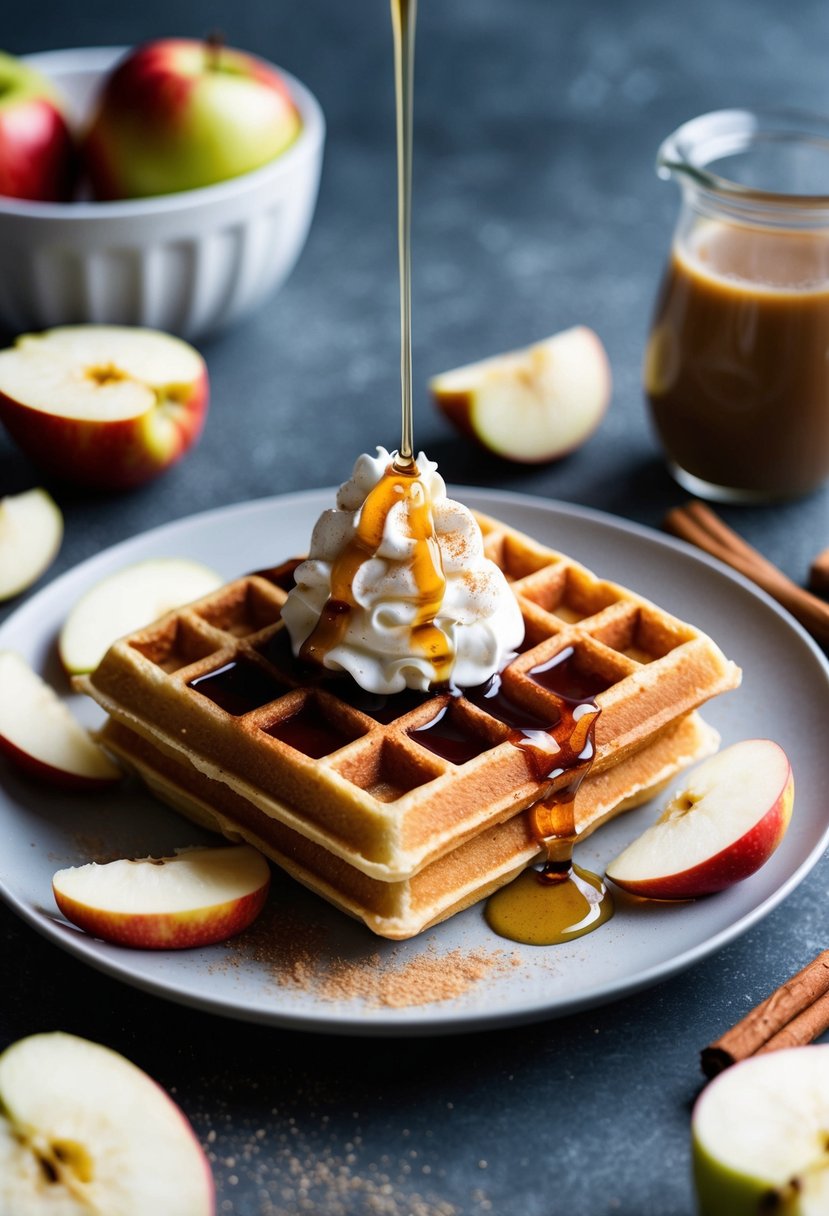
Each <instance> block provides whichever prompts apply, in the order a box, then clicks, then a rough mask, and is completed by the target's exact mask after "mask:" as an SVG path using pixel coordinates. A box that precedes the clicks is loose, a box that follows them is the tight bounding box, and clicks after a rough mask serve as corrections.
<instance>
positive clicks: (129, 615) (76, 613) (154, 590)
mask: <svg viewBox="0 0 829 1216" xmlns="http://www.w3.org/2000/svg"><path fill="white" fill-rule="evenodd" d="M221 582H222V580H221V578H220V576H219V575H218V574H216V573H215V571H213V570H209V569H208V568H207V566H202V565H201V564H200V563H199V562H192V561H188V560H187V559H185V558H176V557H155V558H148V560H147V561H143V562H136V563H135V564H134V565H132V566H124V567H123V568H122V569H121V570H116V571H115V573H114V574H110V575H109V576H108V577H107V578H104V579H101V581H100V582H99V583H96V584H95V585H94V586H93V587H90V589H89V591H87V592H86V594H85V595H82V596H81V598H80V599H79V600H78V602H77V603H76V604H75V607H74V608H73V609H72V611H71V612H70V613H69V616H68V617H67V618H66V622H65V624H64V626H63V628H62V629H61V631H60V638H59V639H58V653H59V654H60V659H61V662H62V663H63V665H64V667H65V668H66V670H67V671H68V672H69V673H70V675H81V674H83V673H84V672H88V671H92V670H93V669H94V668H95V667H97V666H98V664H99V663H100V661H101V659H102V658H103V657H104V655H105V654H106V652H107V650H108V649H109V647H110V646H111V645H112V643H113V642H114V641H115V640H116V639H117V638H120V637H123V636H124V635H125V634H127V633H134V632H135V631H136V630H137V629H142V628H143V627H144V626H145V625H151V624H152V623H153V621H155V620H157V619H158V618H159V617H160V616H163V615H164V614H165V613H167V612H170V611H172V609H173V608H180V607H181V606H182V605H183V604H189V603H190V601H191V600H196V599H199V598H200V597H201V596H203V595H207V594H208V593H209V592H211V591H215V590H216V588H217V587H219V586H221Z"/></svg>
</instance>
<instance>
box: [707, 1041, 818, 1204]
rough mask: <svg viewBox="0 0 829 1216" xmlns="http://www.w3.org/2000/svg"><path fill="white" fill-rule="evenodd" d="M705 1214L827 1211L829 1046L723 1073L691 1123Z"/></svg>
mask: <svg viewBox="0 0 829 1216" xmlns="http://www.w3.org/2000/svg"><path fill="white" fill-rule="evenodd" d="M691 1128H692V1143H693V1162H694V1181H695V1184H696V1189H697V1195H698V1199H699V1212H700V1216H759V1214H760V1213H762V1212H768V1213H772V1212H773V1213H776V1214H778V1216H826V1213H827V1212H829V1045H827V1044H824V1045H819V1046H813V1047H794V1048H788V1049H786V1050H784V1051H774V1052H769V1053H768V1054H765V1055H757V1056H752V1057H750V1058H749V1059H748V1060H743V1061H742V1063H739V1064H735V1065H734V1066H733V1067H732V1068H729V1069H728V1070H727V1071H726V1072H723V1073H720V1075H719V1076H718V1077H716V1078H715V1079H714V1080H713V1081H712V1082H711V1083H710V1085H708V1087H707V1088H706V1089H705V1090H703V1092H702V1094H701V1096H700V1097H699V1098H698V1100H697V1103H696V1106H695V1107H694V1113H693V1116H692V1121H691Z"/></svg>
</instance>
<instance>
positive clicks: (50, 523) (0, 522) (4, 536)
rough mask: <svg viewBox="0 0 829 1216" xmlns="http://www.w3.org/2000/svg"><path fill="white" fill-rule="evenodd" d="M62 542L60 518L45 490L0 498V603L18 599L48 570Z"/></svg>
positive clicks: (61, 517) (57, 509) (56, 506)
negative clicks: (22, 592) (0, 601)
mask: <svg viewBox="0 0 829 1216" xmlns="http://www.w3.org/2000/svg"><path fill="white" fill-rule="evenodd" d="M62 540H63V515H62V514H61V511H60V507H58V505H57V503H56V502H55V500H54V499H53V498H52V496H51V495H50V494H47V493H46V491H45V490H26V491H25V492H24V493H23V494H10V495H8V497H6V498H0V600H7V599H10V598H11V597H12V596H13V595H19V594H20V592H21V591H25V590H26V588H27V587H30V586H31V585H32V583H34V582H36V581H37V580H38V579H39V578H40V576H41V574H43V573H44V571H45V570H47V569H48V568H49V566H51V564H52V562H53V561H54V560H55V558H56V557H57V555H58V550H59V549H60V545H61V541H62Z"/></svg>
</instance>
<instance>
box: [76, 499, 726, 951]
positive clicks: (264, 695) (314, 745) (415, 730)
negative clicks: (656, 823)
mask: <svg viewBox="0 0 829 1216" xmlns="http://www.w3.org/2000/svg"><path fill="white" fill-rule="evenodd" d="M478 519H479V523H480V524H481V528H482V531H483V533H484V540H485V546H486V550H487V554H488V556H489V557H491V558H492V559H493V560H494V561H495V562H496V564H497V565H498V566H500V568H501V569H502V570H503V571H504V574H505V575H506V577H507V579H508V580H509V582H510V585H511V587H512V590H513V592H514V594H515V596H516V598H517V600H518V603H519V605H520V608H521V612H522V614H523V616H524V621H525V625H526V638H525V642H524V647H523V649H522V652H521V653H520V654H519V655H518V656H517V657H516V658H515V659H514V660H513V661H512V663H510V664H509V666H508V667H507V668H505V670H504V672H503V676H502V687H503V690H504V693H505V695H506V697H507V698H508V700H507V701H505V702H504V704H506V705H507V708H508V711H509V712H507V713H506V714H504V713H503V712H502V705H501V704H499V701H498V699H497V698H496V699H494V700H492V701H490V700H488V699H487V698H485V697H483V696H480V695H475V694H473V693H470V695H469V697H464V696H460V697H450V696H449V695H448V694H446V693H434V694H417V693H401V694H397V695H396V696H391V697H387V698H383V697H373V696H371V695H369V694H366V693H363V692H362V690H360V689H358V688H356V686H355V685H354V684H353V683H351V682H350V681H349V680H347V679H346V678H344V677H337V678H323V677H322V675H321V674H320V673H316V674H313V675H312V674H311V673H309V671H308V670H307V669H306V670H303V669H302V668H301V667H300V666H298V665H297V664H296V662H295V661H294V660H293V657H292V655H291V653H290V648H289V645H288V639H287V632H286V630H285V628H284V626H283V624H282V622H281V619H280V610H281V607H282V605H283V603H284V602H285V598H286V594H287V588H288V587H289V586H290V585H291V581H292V578H291V567H290V564H289V565H288V566H287V567H284V568H276V569H274V570H270V571H262V572H259V573H257V574H253V575H249V576H247V577H245V578H241V579H237V580H236V581H235V582H232V583H229V584H228V585H226V586H225V587H223V588H221V589H220V590H219V591H217V592H215V593H214V594H212V595H209V596H207V597H205V598H204V599H202V600H199V601H197V602H195V603H193V604H191V605H189V606H188V607H187V608H184V609H181V610H178V611H175V612H172V613H170V614H169V615H167V616H166V617H163V618H162V619H161V620H160V621H158V622H156V623H155V624H154V625H152V626H151V627H150V628H148V629H144V630H142V631H141V632H139V633H135V634H133V635H131V636H128V637H126V638H123V639H122V640H121V641H119V642H117V643H116V644H115V645H114V646H112V647H111V649H110V650H109V652H108V653H107V655H106V657H105V658H104V660H103V662H102V663H101V665H100V666H99V667H98V669H97V670H96V671H95V672H94V673H93V674H92V675H91V676H89V677H85V678H82V679H81V680H80V681H79V684H80V686H81V687H82V688H83V689H84V691H86V692H88V693H89V694H90V695H91V696H92V697H93V698H94V699H95V700H96V701H97V702H98V703H99V704H100V705H101V706H103V708H104V709H105V710H106V711H107V713H108V714H109V720H108V721H107V723H106V725H105V727H104V729H103V731H102V732H101V736H100V738H101V741H102V742H103V744H104V745H105V747H106V748H107V749H108V750H109V751H111V752H112V753H113V754H114V755H115V756H116V757H118V758H119V759H120V760H121V761H122V762H123V763H124V764H125V765H126V766H127V767H128V768H130V769H132V770H133V771H135V772H137V773H138V774H139V775H140V776H141V777H142V778H143V779H144V780H145V781H146V783H147V785H148V786H149V787H150V788H151V789H152V790H153V791H154V792H155V793H156V794H157V795H158V796H159V797H160V798H162V799H163V800H164V801H165V802H167V803H169V804H170V805H171V806H173V807H175V808H176V809H177V810H179V811H181V812H183V813H184V814H185V815H187V816H188V817H189V818H190V819H193V820H195V821H196V822H198V823H200V824H202V825H204V826H206V827H209V828H211V829H214V830H218V831H219V832H222V833H223V834H224V835H225V836H227V837H229V838H230V839H232V840H235V839H243V840H246V841H249V842H250V843H251V844H253V845H254V846H256V847H257V848H259V849H261V850H262V852H264V853H265V854H267V855H268V856H269V857H270V858H272V859H273V860H274V861H275V862H277V863H278V864H279V865H280V866H282V867H283V868H284V869H285V870H287V871H288V873H290V874H292V875H293V876H294V877H295V878H297V879H299V881H300V882H302V883H304V884H305V885H306V886H308V887H310V888H311V889H312V890H314V891H316V892H318V893H319V894H320V895H322V896H323V897H324V898H325V899H327V900H329V901H330V902H331V903H333V904H335V905H336V906H338V907H340V908H342V909H343V910H344V911H346V912H348V913H350V914H351V915H353V916H356V917H358V918H360V919H362V920H363V921H365V923H366V924H367V925H368V926H369V927H370V928H371V929H372V930H373V931H374V932H375V933H378V934H380V935H381V936H384V937H389V938H407V937H412V936H414V935H415V934H417V933H419V932H421V930H423V929H425V928H426V927H427V926H429V925H431V924H434V923H436V922H437V921H440V920H443V919H445V918H446V917H448V916H450V915H452V914H453V913H454V912H457V911H459V910H460V909H462V908H464V907H467V906H468V905H470V904H472V903H474V902H475V901H477V900H479V899H481V898H483V897H484V896H486V895H488V894H489V893H490V892H491V891H493V890H495V889H496V888H497V887H499V886H502V885H503V884H504V883H505V882H507V881H509V879H510V878H512V877H513V876H514V875H515V874H517V873H518V872H519V871H520V870H521V869H523V868H524V867H525V866H526V865H528V864H529V863H530V862H531V861H533V860H534V859H535V858H536V857H537V856H538V855H539V853H540V852H541V846H540V844H539V841H538V840H537V839H536V838H535V837H534V836H533V833H532V830H531V826H530V822H529V817H528V816H527V815H526V814H525V812H526V811H527V808H529V807H530V806H532V805H533V804H534V803H536V802H537V801H538V799H539V798H540V797H542V796H547V795H549V794H550V793H551V792H553V793H554V792H555V790H556V789H557V788H563V787H564V786H566V784H567V782H568V781H569V780H570V779H571V774H570V773H568V772H567V771H565V772H562V773H561V774H560V776H558V777H556V778H554V779H553V780H552V782H551V781H549V780H538V779H536V777H535V776H534V775H533V772H532V766H531V765H528V763H527V755H526V752H525V751H524V750H522V748H520V747H516V746H515V744H514V742H511V741H510V736H511V734H512V733H513V732H511V726H510V723H511V721H512V722H514V720H515V717H514V715H515V712H516V711H517V712H518V715H519V717H521V716H523V717H524V719H525V720H526V721H527V722H531V723H532V722H543V723H545V724H546V725H549V724H551V723H558V726H555V725H554V726H552V727H551V729H550V735H551V736H552V739H553V740H554V743H553V745H552V746H553V747H555V746H556V743H555V741H556V731H557V729H564V726H565V723H566V722H567V721H568V716H569V715H568V713H567V712H566V711H567V708H568V706H569V708H570V709H572V693H573V689H574V688H575V689H577V690H579V695H580V696H581V697H586V696H588V695H589V696H591V697H594V698H595V701H596V703H597V704H598V706H599V707H600V709H601V714H600V716H599V719H598V723H597V726H596V731H595V759H594V761H593V764H592V768H591V769H590V771H589V773H588V775H587V777H586V778H585V780H584V781H583V782H582V784H581V787H580V789H579V792H578V795H577V798H576V804H575V817H576V828H577V832H578V835H579V837H581V836H584V835H586V834H587V833H589V832H591V831H593V830H594V829H595V828H596V827H597V826H599V825H600V824H601V823H603V822H605V821H606V820H607V819H609V818H610V817H611V816H613V815H615V814H616V813H618V812H620V811H622V810H626V809H628V808H629V807H631V806H635V805H637V804H638V803H640V802H642V801H644V800H645V799H647V798H648V797H649V796H650V795H651V794H652V793H653V792H654V791H655V790H657V789H658V788H660V787H661V786H663V785H664V784H665V783H666V782H667V781H669V780H670V779H671V778H672V777H673V775H674V774H675V773H676V772H678V771H679V770H680V769H681V768H683V767H685V766H686V765H687V764H688V763H690V762H691V761H693V760H695V759H697V758H699V757H701V756H703V755H706V754H708V753H710V752H711V751H712V750H714V748H715V747H716V743H717V739H716V735H715V733H714V732H713V731H712V730H711V729H710V728H709V727H707V726H706V725H705V724H704V723H703V722H702V721H701V720H700V718H699V717H698V716H697V714H696V713H695V712H694V711H695V710H696V709H697V707H698V706H700V705H702V704H703V703H704V702H705V701H707V700H708V699H709V698H710V697H712V696H714V695H716V694H717V693H719V692H722V691H725V690H726V689H729V688H733V687H735V686H736V685H737V684H738V683H739V670H738V669H737V668H736V667H735V666H734V664H733V663H730V662H729V661H728V660H727V659H725V657H724V656H723V655H722V653H721V652H720V650H719V649H718V648H717V647H716V645H715V644H714V643H713V642H712V641H711V640H710V639H709V638H708V637H706V636H705V635H704V634H702V633H700V631H699V630H697V629H695V628H693V627H692V626H690V625H687V624H684V623H683V622H681V621H679V620H677V619H676V618H674V617H672V616H669V615H668V614H667V613H665V612H663V611H662V610H661V609H659V608H657V607H655V606H654V605H653V604H651V603H649V602H648V601H646V600H644V599H642V598H641V597H639V596H636V595H635V594H633V593H631V592H629V591H626V590H625V589H624V588H622V587H619V586H618V585H616V584H614V583H610V582H607V581H604V580H601V579H599V578H597V577H596V576H594V575H593V574H591V573H590V572H589V571H588V570H586V569H585V568H584V567H583V566H581V565H579V564H578V563H576V562H574V561H573V560H571V559H570V558H568V557H566V556H564V555H563V554H560V553H557V552H555V551H553V550H551V549H548V548H545V547H544V546H542V545H540V544H538V543H537V542H535V541H534V540H532V539H531V538H530V537H528V536H525V535H523V534H521V533H519V532H516V531H514V530H513V529H511V528H509V527H508V526H507V525H505V524H502V523H500V522H498V521H496V520H492V519H489V518H486V517H483V516H479V517H478ZM550 660H554V661H553V662H550ZM562 678H565V681H566V685H567V686H566V687H565V684H563V683H562V682H561V681H562ZM562 693H563V694H564V695H563V696H562ZM566 742H567V740H566V739H565V738H563V737H562V739H561V740H560V743H561V745H562V747H565V746H566Z"/></svg>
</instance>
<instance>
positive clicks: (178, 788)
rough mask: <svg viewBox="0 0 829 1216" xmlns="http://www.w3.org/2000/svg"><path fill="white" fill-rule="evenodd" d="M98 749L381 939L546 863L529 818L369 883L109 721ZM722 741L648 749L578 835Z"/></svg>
mask: <svg viewBox="0 0 829 1216" xmlns="http://www.w3.org/2000/svg"><path fill="white" fill-rule="evenodd" d="M100 741H101V743H102V744H103V745H104V746H105V747H106V748H107V750H109V751H110V752H112V753H113V754H114V755H115V756H116V757H117V758H118V759H120V760H121V761H122V762H123V763H124V764H125V765H126V766H127V767H128V768H129V769H131V770H133V771H134V772H135V773H137V774H138V775H139V776H140V777H141V778H142V779H143V780H144V781H145V783H146V784H147V786H148V787H149V788H150V789H151V790H152V791H153V792H154V793H155V794H156V795H157V796H158V797H159V798H160V799H161V800H162V801H164V802H166V803H168V804H169V805H170V806H172V807H173V808H174V809H176V810H178V811H180V812H182V813H183V814H184V815H186V816H187V817H188V818H189V819H191V820H193V821H194V822H196V823H198V824H200V825H201V826H203V827H206V828H209V829H210V830H212V831H218V832H220V833H222V834H223V835H224V836H226V837H228V838H229V839H230V840H240V839H241V840H245V841H247V842H248V843H250V844H252V845H253V846H254V847H256V848H258V849H260V850H261V851H262V852H263V853H264V854H266V856H268V857H269V858H271V860H273V861H274V862H276V863H277V865H279V866H281V867H282V868H283V869H284V870H286V871H287V872H288V873H289V874H290V875H291V876H292V877H293V878H295V879H297V880H298V881H299V882H301V883H303V885H305V886H306V887H309V888H310V889H311V890H312V891H315V892H316V893H317V894H318V895H321V896H322V897H323V898H324V899H326V900H328V901H329V902H330V903H332V904H334V905H335V906H336V907H338V908H340V909H342V910H343V911H344V912H347V913H348V914H349V915H351V916H354V917H356V918H357V919H359V920H362V921H364V922H365V924H366V925H368V927H369V928H370V929H371V930H372V931H373V932H374V933H376V934H378V935H379V936H381V937H388V938H393V939H404V938H408V937H414V936H415V935H416V934H418V933H420V932H422V931H423V930H424V929H426V928H428V927H429V926H430V925H434V924H436V923H437V922H438V921H441V920H445V919H446V918H447V917H449V916H452V915H453V914H454V913H455V912H460V911H461V910H462V909H463V908H467V907H469V906H470V904H473V903H476V902H477V901H478V900H480V899H483V898H485V897H486V896H487V895H489V894H491V892H492V891H494V890H496V889H497V888H498V887H501V886H503V885H504V884H505V883H507V882H509V881H510V879H511V878H513V877H514V876H515V875H516V874H518V873H519V872H520V871H521V870H523V869H524V868H525V867H526V866H527V865H528V864H530V863H531V862H532V861H533V860H534V859H535V858H537V857H538V856H539V855H540V849H539V846H538V842H537V840H536V839H535V838H534V837H533V836H532V834H531V832H530V829H529V826H528V822H527V815H526V813H524V812H519V813H518V814H516V815H514V816H513V817H512V818H511V819H507V820H506V821H505V822H503V823H500V824H497V825H495V826H493V827H489V828H487V829H486V830H485V831H482V832H481V833H480V834H479V835H477V836H475V837H473V838H472V839H471V840H467V841H465V842H464V843H463V844H461V845H459V846H458V847H457V848H455V849H454V850H452V851H451V852H449V853H447V854H445V855H444V856H442V857H440V858H439V859H438V860H436V861H433V862H432V863H430V864H429V865H427V866H426V867H425V868H423V869H422V870H420V871H419V872H418V873H416V874H413V875H411V876H410V877H408V878H406V879H403V880H396V881H392V882H383V881H381V880H379V879H377V878H372V877H370V876H368V875H366V874H364V873H362V872H361V871H360V870H358V869H356V868H355V867H354V866H352V865H350V864H349V863H348V862H347V861H345V860H343V858H341V857H338V856H336V855H334V854H333V853H331V852H329V850H327V849H326V848H324V847H323V846H322V845H320V844H318V843H317V842H315V841H313V840H310V839H308V838H307V837H306V836H303V835H301V834H300V833H299V832H297V831H295V830H294V829H292V828H290V827H288V826H287V825H286V824H284V823H281V822H280V821H279V820H277V819H275V818H272V817H271V816H269V815H266V814H265V813H264V812H263V811H261V810H260V809H259V808H258V807H256V806H254V805H253V804H252V803H251V802H249V801H248V800H247V799H245V798H243V797H241V796H240V795H239V794H237V793H235V792H234V791H233V790H232V789H230V787H229V786H227V785H225V784H224V783H222V782H219V781H214V780H212V779H211V778H209V777H206V776H205V775H204V774H203V773H201V772H200V771H199V770H198V769H197V768H195V767H194V766H193V765H191V764H190V763H189V761H187V760H184V759H182V760H174V759H172V758H171V757H170V756H169V755H168V754H167V753H165V752H161V751H160V750H158V749H156V748H155V747H153V745H152V744H151V743H150V742H149V741H148V740H147V739H145V738H144V737H142V736H140V735H137V734H135V733H134V732H132V731H130V730H129V729H128V728H126V727H124V726H123V725H121V724H120V723H118V722H115V721H114V720H112V719H110V720H109V721H108V722H107V724H106V726H105V727H104V729H103V731H102V732H101V734H100ZM717 743H718V738H717V735H716V732H715V731H713V730H712V729H711V728H710V727H709V726H707V725H706V724H705V723H704V722H703V721H702V720H701V719H700V718H699V717H698V715H697V714H690V715H688V716H687V717H686V718H683V719H682V720H681V721H680V722H678V723H676V724H674V725H673V726H671V727H670V728H669V729H668V730H666V731H665V732H664V733H663V734H662V735H660V736H659V737H658V738H657V739H656V740H655V741H654V742H653V743H651V744H650V745H649V746H648V747H646V748H644V749H642V750H641V751H640V752H637V753H635V754H634V755H631V756H628V757H626V758H625V759H624V760H621V761H619V763H617V764H616V765H614V766H613V767H612V768H610V769H606V770H605V771H604V772H601V773H598V774H595V775H592V774H591V775H590V776H588V777H587V779H586V780H585V781H584V782H583V783H582V786H581V789H580V791H579V794H578V797H577V799H576V824H577V826H578V831H579V836H580V837H583V836H586V835H587V834H588V833H590V832H592V831H594V830H595V829H596V828H597V827H599V826H600V825H601V824H602V823H605V822H606V821H607V820H608V819H610V818H612V817H613V816H614V815H616V814H618V813H620V812H622V811H625V810H629V809H631V808H632V807H634V806H638V805H639V804H640V803H642V802H645V801H647V799H648V798H650V797H651V796H652V795H653V794H654V793H655V792H657V791H658V790H659V789H660V788H661V787H662V786H664V785H665V784H666V783H667V782H668V781H670V780H671V778H672V777H673V776H674V775H675V774H676V773H677V772H679V771H680V770H681V769H683V768H685V767H686V766H687V765H688V764H690V763H692V762H693V761H695V760H697V759H700V758H701V757H703V756H706V755H709V754H710V753H711V752H713V751H714V750H715V749H716V746H717Z"/></svg>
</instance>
